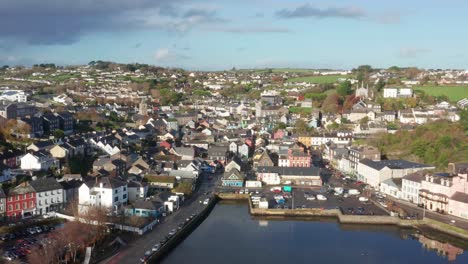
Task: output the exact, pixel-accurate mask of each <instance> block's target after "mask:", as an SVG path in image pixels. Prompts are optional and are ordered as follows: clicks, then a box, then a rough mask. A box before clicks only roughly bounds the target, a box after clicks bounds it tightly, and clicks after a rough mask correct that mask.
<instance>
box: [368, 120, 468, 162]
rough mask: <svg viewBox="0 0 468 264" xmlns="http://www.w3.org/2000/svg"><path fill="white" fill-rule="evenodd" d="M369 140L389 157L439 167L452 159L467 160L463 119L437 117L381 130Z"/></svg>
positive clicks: (467, 139)
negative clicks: (393, 130)
mask: <svg viewBox="0 0 468 264" xmlns="http://www.w3.org/2000/svg"><path fill="white" fill-rule="evenodd" d="M368 144H370V145H373V146H375V147H378V148H379V149H380V151H381V152H382V154H383V155H386V156H387V158H389V159H399V158H401V159H407V160H410V161H415V162H422V163H424V164H428V165H434V166H436V167H437V168H438V169H439V170H443V169H445V168H446V167H447V164H448V163H449V162H466V161H467V160H468V138H467V135H466V134H465V131H464V129H463V127H462V126H461V124H460V123H451V122H448V121H436V122H433V123H428V124H425V125H421V126H419V127H417V128H416V129H415V130H412V131H399V132H397V133H396V134H380V135H377V137H376V138H373V139H369V140H368Z"/></svg>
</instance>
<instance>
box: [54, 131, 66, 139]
mask: <svg viewBox="0 0 468 264" xmlns="http://www.w3.org/2000/svg"><path fill="white" fill-rule="evenodd" d="M53 135H54V137H55V138H63V137H64V136H65V132H63V130H61V129H56V130H54V133H53Z"/></svg>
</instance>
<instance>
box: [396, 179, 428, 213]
mask: <svg viewBox="0 0 468 264" xmlns="http://www.w3.org/2000/svg"><path fill="white" fill-rule="evenodd" d="M426 174H427V172H426V171H417V172H415V173H410V174H408V175H406V176H404V177H403V179H402V184H401V193H402V197H401V198H402V199H403V200H406V201H409V202H411V203H414V204H417V205H419V204H421V202H420V200H419V190H421V182H422V181H423V180H424V178H425V176H426Z"/></svg>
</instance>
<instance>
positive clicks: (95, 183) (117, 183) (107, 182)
mask: <svg viewBox="0 0 468 264" xmlns="http://www.w3.org/2000/svg"><path fill="white" fill-rule="evenodd" d="M100 183H102V185H103V186H102V187H103V188H106V189H109V188H110V189H115V188H119V187H122V186H125V185H127V183H126V182H124V181H122V180H119V179H116V178H111V177H101V178H98V179H97V180H91V181H88V182H86V185H88V187H90V188H93V187H99V186H100Z"/></svg>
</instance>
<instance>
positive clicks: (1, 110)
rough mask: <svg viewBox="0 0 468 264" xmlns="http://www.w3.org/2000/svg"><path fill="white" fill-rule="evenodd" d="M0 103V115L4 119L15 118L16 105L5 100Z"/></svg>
mask: <svg viewBox="0 0 468 264" xmlns="http://www.w3.org/2000/svg"><path fill="white" fill-rule="evenodd" d="M1 103H2V104H0V116H1V117H3V118H6V119H16V117H17V105H16V104H13V103H8V102H5V101H2V102H1Z"/></svg>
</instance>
